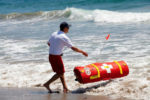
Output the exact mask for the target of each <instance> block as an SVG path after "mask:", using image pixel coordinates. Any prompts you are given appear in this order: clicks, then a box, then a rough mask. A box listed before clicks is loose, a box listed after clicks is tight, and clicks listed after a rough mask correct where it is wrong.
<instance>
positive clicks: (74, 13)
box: [0, 8, 150, 23]
mask: <svg viewBox="0 0 150 100" xmlns="http://www.w3.org/2000/svg"><path fill="white" fill-rule="evenodd" d="M35 18H40V19H48V20H53V19H61V18H67V19H69V20H76V21H93V22H108V23H124V22H145V21H149V20H150V12H118V11H109V10H100V9H95V10H85V9H78V8H66V9H64V10H53V11H40V12H33V13H10V14H3V15H2V14H1V15H0V20H27V19H28V20H29V19H31V20H32V19H35Z"/></svg>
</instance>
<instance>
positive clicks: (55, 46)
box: [43, 22, 88, 93]
mask: <svg viewBox="0 0 150 100" xmlns="http://www.w3.org/2000/svg"><path fill="white" fill-rule="evenodd" d="M70 26H71V25H69V24H68V23H66V22H62V23H61V24H60V31H58V32H54V33H53V34H52V35H51V37H50V39H49V41H48V45H49V47H50V49H49V62H50V64H51V66H52V69H53V71H54V72H55V73H56V74H55V75H54V76H53V77H52V78H51V79H50V80H48V81H47V82H46V83H45V84H44V85H43V86H44V87H45V88H46V89H48V91H49V93H53V92H52V90H51V89H50V87H49V85H50V84H51V83H52V82H54V81H55V80H56V79H58V78H60V80H61V82H62V85H63V89H64V90H63V91H64V93H67V92H69V90H68V88H67V86H66V82H65V78H64V73H65V69H64V64H63V61H62V58H61V56H62V54H63V53H62V51H63V48H64V47H65V46H67V47H69V48H71V49H72V50H73V51H76V52H79V53H82V54H83V55H84V56H88V54H87V53H86V52H84V51H82V50H80V49H78V48H76V47H74V46H73V45H72V42H71V40H70V39H69V37H67V35H66V34H67V33H68V31H69V27H70Z"/></svg>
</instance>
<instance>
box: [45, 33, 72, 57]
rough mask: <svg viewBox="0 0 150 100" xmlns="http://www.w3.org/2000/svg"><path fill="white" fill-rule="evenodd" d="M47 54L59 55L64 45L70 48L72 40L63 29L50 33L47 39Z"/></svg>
mask: <svg viewBox="0 0 150 100" xmlns="http://www.w3.org/2000/svg"><path fill="white" fill-rule="evenodd" d="M48 42H49V43H50V48H49V54H53V55H61V54H62V51H63V48H64V47H65V46H67V47H69V48H71V47H72V42H71V40H70V39H69V37H67V35H66V34H65V33H64V32H63V31H58V32H54V33H52V35H51V37H50V39H49V41H48Z"/></svg>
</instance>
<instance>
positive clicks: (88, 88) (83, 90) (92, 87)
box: [71, 80, 113, 94]
mask: <svg viewBox="0 0 150 100" xmlns="http://www.w3.org/2000/svg"><path fill="white" fill-rule="evenodd" d="M112 81H113V80H109V81H107V82H104V83H100V84H97V85H93V86H90V87H86V88H78V89H76V90H73V91H72V92H71V93H73V94H82V93H86V92H87V91H90V90H92V89H97V88H99V87H104V86H106V85H107V84H109V83H110V82H112Z"/></svg>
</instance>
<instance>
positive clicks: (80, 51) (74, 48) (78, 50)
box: [71, 47, 88, 57]
mask: <svg viewBox="0 0 150 100" xmlns="http://www.w3.org/2000/svg"><path fill="white" fill-rule="evenodd" d="M71 49H72V50H73V51H76V52H79V53H82V54H83V55H84V56H86V57H87V56H88V54H87V53H86V52H84V51H82V50H80V49H78V48H76V47H71Z"/></svg>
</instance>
